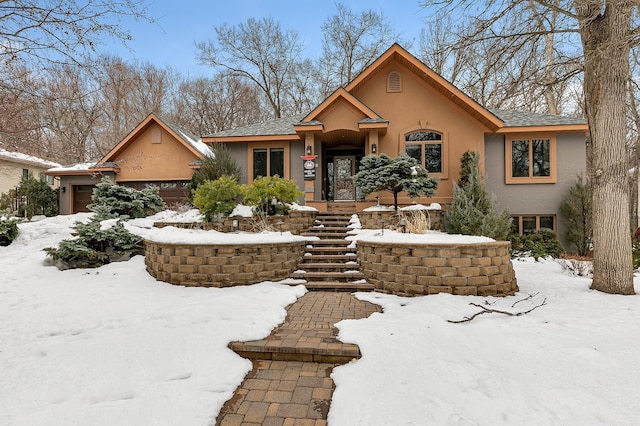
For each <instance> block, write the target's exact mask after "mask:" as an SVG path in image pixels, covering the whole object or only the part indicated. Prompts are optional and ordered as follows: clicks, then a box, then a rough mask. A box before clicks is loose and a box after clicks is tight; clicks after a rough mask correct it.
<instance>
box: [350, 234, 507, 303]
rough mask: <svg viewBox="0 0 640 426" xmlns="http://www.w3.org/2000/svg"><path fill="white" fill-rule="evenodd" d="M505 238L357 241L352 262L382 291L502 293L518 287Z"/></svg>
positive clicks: (395, 292)
mask: <svg viewBox="0 0 640 426" xmlns="http://www.w3.org/2000/svg"><path fill="white" fill-rule="evenodd" d="M510 244H511V243H510V242H509V241H496V242H491V243H473V244H416V243H406V244H402V243H388V242H370V241H358V264H359V265H360V269H361V271H362V272H363V273H364V276H365V278H366V280H367V281H368V282H369V283H371V284H373V285H374V287H375V289H376V291H379V292H383V293H391V294H396V295H400V296H417V295H425V294H435V293H450V294H458V295H472V296H508V295H513V294H514V293H515V292H516V291H518V285H517V281H516V276H515V273H514V271H513V265H512V264H511V258H510V256H509V246H510Z"/></svg>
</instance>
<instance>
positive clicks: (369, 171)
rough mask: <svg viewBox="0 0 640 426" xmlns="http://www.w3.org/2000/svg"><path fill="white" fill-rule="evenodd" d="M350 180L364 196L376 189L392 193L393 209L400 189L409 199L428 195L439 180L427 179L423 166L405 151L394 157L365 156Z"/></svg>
mask: <svg viewBox="0 0 640 426" xmlns="http://www.w3.org/2000/svg"><path fill="white" fill-rule="evenodd" d="M353 181H354V183H355V184H356V186H357V187H358V188H359V189H360V190H361V191H362V193H363V194H364V195H365V196H366V195H369V194H371V193H372V192H377V191H387V192H391V193H392V194H393V207H394V208H395V209H396V210H398V194H399V193H400V192H406V193H407V195H409V196H410V197H411V198H417V197H419V196H420V195H426V196H427V197H431V196H433V194H434V192H435V190H436V188H437V187H438V179H437V178H430V177H429V176H428V175H427V171H426V169H424V168H423V167H422V166H420V165H419V164H418V161H417V160H416V159H415V158H413V157H410V156H408V155H407V154H405V153H404V152H401V153H400V154H398V156H397V157H396V158H391V157H389V156H388V155H386V154H380V155H368V156H366V157H364V158H363V159H362V160H361V161H360V169H359V171H358V173H356V174H355V175H354V176H353Z"/></svg>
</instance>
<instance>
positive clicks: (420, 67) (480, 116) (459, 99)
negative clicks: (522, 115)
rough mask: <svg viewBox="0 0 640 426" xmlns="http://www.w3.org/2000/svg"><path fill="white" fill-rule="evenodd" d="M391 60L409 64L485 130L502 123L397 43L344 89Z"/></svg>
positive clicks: (357, 84)
mask: <svg viewBox="0 0 640 426" xmlns="http://www.w3.org/2000/svg"><path fill="white" fill-rule="evenodd" d="M392 60H397V61H398V62H400V63H401V64H403V65H404V66H406V67H407V68H409V69H410V70H411V71H412V72H413V73H414V74H415V75H416V76H418V77H420V78H422V79H423V80H424V81H425V82H427V83H428V84H429V85H430V86H431V87H433V89H434V90H436V91H437V92H439V93H440V94H441V95H443V96H444V97H445V98H447V99H448V100H450V101H451V102H452V103H453V104H455V105H456V106H458V107H460V108H461V109H462V110H464V111H465V112H467V113H468V114H469V115H470V116H471V117H473V118H474V119H475V120H477V121H478V122H479V123H480V124H482V125H483V126H484V127H486V128H487V130H489V131H493V132H495V131H497V130H498V129H499V128H501V127H502V125H503V123H502V120H500V118H498V117H496V116H495V115H494V114H493V113H491V111H489V110H487V109H486V108H484V107H483V106H481V105H480V104H479V103H477V102H476V101H474V100H473V99H471V98H470V97H469V96H467V95H466V94H465V93H463V92H462V91H461V90H460V89H458V88H457V87H455V86H454V85H453V84H452V83H450V82H449V81H447V80H446V79H445V78H444V77H442V76H441V75H439V74H438V73H436V72H435V71H433V70H432V69H431V68H429V67H428V66H427V65H425V64H424V63H422V62H421V61H420V60H418V59H417V58H416V57H415V56H413V55H412V54H411V53H409V52H408V51H407V50H405V49H404V48H403V47H402V46H400V45H399V44H398V43H394V44H393V45H392V46H391V47H390V48H389V49H387V51H386V52H384V53H383V54H382V55H380V57H378V59H376V60H375V61H373V63H372V64H371V65H369V66H368V67H367V68H365V69H364V71H362V72H361V73H360V74H359V75H358V76H357V77H356V78H355V79H353V80H352V81H351V82H350V83H349V84H347V86H346V87H345V89H346V90H347V91H348V92H350V93H353V91H354V90H357V89H358V88H359V87H361V86H362V85H364V84H365V83H366V82H368V81H369V80H370V79H371V78H373V77H374V76H375V75H376V74H377V73H378V72H380V70H381V69H382V68H383V66H384V64H386V63H388V62H390V61H392Z"/></svg>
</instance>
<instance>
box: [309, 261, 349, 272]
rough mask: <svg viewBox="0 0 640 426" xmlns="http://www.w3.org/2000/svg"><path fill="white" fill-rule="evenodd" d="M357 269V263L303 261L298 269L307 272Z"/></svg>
mask: <svg viewBox="0 0 640 426" xmlns="http://www.w3.org/2000/svg"><path fill="white" fill-rule="evenodd" d="M356 269H358V264H357V263H336V262H333V263H328V262H320V263H308V262H303V263H301V264H300V265H298V270H304V271H307V272H341V271H342V272H343V271H352V270H356Z"/></svg>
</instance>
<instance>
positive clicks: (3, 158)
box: [0, 148, 60, 194]
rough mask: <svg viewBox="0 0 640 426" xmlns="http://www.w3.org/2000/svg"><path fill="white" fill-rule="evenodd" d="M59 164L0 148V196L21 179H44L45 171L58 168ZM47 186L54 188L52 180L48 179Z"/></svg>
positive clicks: (16, 184) (18, 183)
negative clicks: (31, 177) (30, 177)
mask: <svg viewBox="0 0 640 426" xmlns="http://www.w3.org/2000/svg"><path fill="white" fill-rule="evenodd" d="M59 166H60V164H58V163H54V162H53V161H48V160H43V159H42V158H38V157H34V156H32V155H26V154H22V153H20V152H11V151H7V150H4V149H1V148H0V194H5V193H7V192H9V190H11V189H14V188H15V187H17V186H18V185H20V181H21V180H22V179H26V178H27V177H29V175H31V176H33V177H34V178H36V179H38V178H40V179H45V175H44V173H45V171H46V170H47V169H49V168H51V167H59ZM47 182H48V183H49V185H51V186H54V185H55V182H54V181H53V179H52V178H51V179H48V181H47Z"/></svg>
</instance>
